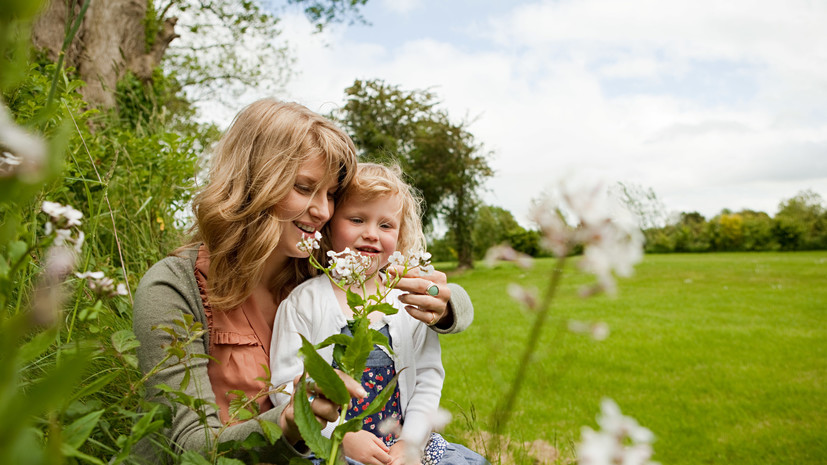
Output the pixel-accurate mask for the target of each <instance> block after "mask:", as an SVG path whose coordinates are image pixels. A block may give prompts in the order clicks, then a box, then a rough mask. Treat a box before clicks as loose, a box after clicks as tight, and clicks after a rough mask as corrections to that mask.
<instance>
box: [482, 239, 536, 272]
mask: <svg viewBox="0 0 827 465" xmlns="http://www.w3.org/2000/svg"><path fill="white" fill-rule="evenodd" d="M484 260H485V263H486V265H488V266H494V265H495V264H496V263H497V262H498V261H505V262H515V263H516V264H517V266H519V267H520V268H523V269H529V268H531V267H532V266H534V259H533V258H531V256H530V255H527V254H524V253H522V252H517V251H516V250H514V249H512V248H511V247H510V246H508V245H505V244H500V245H495V246H494V247H491V248H490V249H488V251H486V252H485V259H484Z"/></svg>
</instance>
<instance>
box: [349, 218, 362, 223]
mask: <svg viewBox="0 0 827 465" xmlns="http://www.w3.org/2000/svg"><path fill="white" fill-rule="evenodd" d="M350 222H351V223H354V224H362V218H351V219H350Z"/></svg>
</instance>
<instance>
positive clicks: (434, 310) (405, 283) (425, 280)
mask: <svg viewBox="0 0 827 465" xmlns="http://www.w3.org/2000/svg"><path fill="white" fill-rule="evenodd" d="M401 271H402V269H401V267H399V268H396V267H388V273H390V274H391V275H393V276H396V275H397V274H398V273H400V272H401ZM432 286H436V289H433V288H431V287H432ZM396 288H397V289H399V290H401V291H406V292H408V294H404V295H402V296H400V297H399V300H401V301H402V303H404V304H406V306H405V310H407V311H408V313H409V314H410V315H411V316H412V317H414V318H416V319H417V320H419V321H421V322H423V323H425V324H426V325H428V326H434V325H439V326H442V327H447V326H450V325H451V323H453V319H454V315H453V314H452V313H451V311H450V309H449V308H448V301H449V300H450V299H451V289H449V288H448V278H447V277H446V276H445V273H443V272H441V271H434V272H433V273H431V274H429V275H427V276H420V273H419V269H414V270H410V271H408V274H406V275H405V277H403V278H400V279H399V283H398V284H397V285H396ZM429 288H431V292H430V293H429V292H428V289H429ZM434 291H436V292H434ZM434 294H436V295H434Z"/></svg>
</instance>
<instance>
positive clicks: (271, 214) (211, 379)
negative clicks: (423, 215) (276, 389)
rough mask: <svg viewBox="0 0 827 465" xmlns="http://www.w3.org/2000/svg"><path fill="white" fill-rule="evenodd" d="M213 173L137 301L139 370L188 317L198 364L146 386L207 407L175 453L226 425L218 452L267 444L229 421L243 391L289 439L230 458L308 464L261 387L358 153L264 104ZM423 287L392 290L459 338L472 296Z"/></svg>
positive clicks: (284, 412) (418, 282)
mask: <svg viewBox="0 0 827 465" xmlns="http://www.w3.org/2000/svg"><path fill="white" fill-rule="evenodd" d="M212 165H213V166H212V169H211V171H210V176H209V181H208V183H207V184H206V186H205V187H204V188H203V189H202V190H201V191H200V192H199V193H198V195H196V197H195V199H194V201H193V210H194V212H195V225H196V226H195V236H194V241H193V243H192V244H190V245H188V246H185V247H182V248H181V249H179V250H178V251H176V253H175V254H174V255H173V256H170V257H167V258H165V259H163V260H161V261H160V262H158V263H157V264H155V265H154V266H153V267H152V268H151V269H150V270H149V271H147V273H146V274H145V275H144V277H143V279H142V280H141V283H140V285H139V287H138V290H137V291H136V293H135V306H134V317H133V326H134V330H135V334H136V335H137V337H138V339H139V340H140V341H141V346H140V348H139V349H138V359H139V362H140V366H141V369H142V370H143V371H144V372H145V373H146V372H149V371H151V370H152V369H153V367H155V366H156V365H157V364H158V363H159V362H161V361H162V360H163V359H164V357H165V355H166V351H165V349H164V347H165V346H168V345H169V344H170V342H171V341H172V338H171V336H170V335H169V334H168V333H167V332H165V331H162V330H157V329H156V330H153V327H166V328H175V327H176V325H175V323H174V321H175V320H177V319H181V318H182V314H183V315H189V316H191V317H192V319H193V321H195V322H197V323H200V324H201V325H202V327H203V328H205V329H207V330H208V331H206V332H205V333H204V334H203V335H202V336H200V337H198V338H197V339H196V340H195V341H194V342H192V343H191V344H189V345H188V346H187V348H186V351H187V353H188V354H190V355H195V356H196V358H194V359H193V361H192V362H189V363H187V364H186V365H184V364H180V363H179V364H172V363H167V368H165V369H163V370H160V371H158V372H157V373H155V374H153V376H152V377H151V378H150V380H149V381H148V383H147V385H148V386H155V385H158V384H165V385H167V386H170V387H172V388H175V389H177V388H178V387H179V386H182V381H183V380H185V379H189V380H190V381H189V382H188V383H186V384H185V385H184V386H183V387H182V390H183V391H185V392H186V393H187V394H188V395H189V396H192V397H194V398H202V399H204V400H206V401H207V402H208V404H207V405H205V406H204V407H203V412H205V413H206V422H207V426H206V427H205V426H204V425H203V424H202V422H201V421H200V420H199V415H198V413H196V412H194V411H192V410H190V409H188V408H184V407H182V406H177V408H176V409H175V410H174V415H173V421H172V426H171V428H170V430H169V431H168V432H167V434H168V436H169V439H170V440H171V441H172V443H173V447H174V448H175V449H176V450H197V451H204V450H207V449H208V448H209V445H210V444H211V443H212V442H213V441H215V436H216V435H217V434H218V432H219V431H220V430H221V428H222V426H223V425H229V426H226V427H225V429H224V431H222V432H221V436H220V438H219V441H222V442H223V441H227V440H243V439H244V438H246V437H247V436H248V435H249V434H250V433H252V432H261V426H260V423H259V421H255V419H254V420H251V421H244V422H237V420H238V418H237V417H233V416H232V415H231V413H230V409H229V406H230V401H231V397H228V395H227V393H228V392H230V391H233V390H240V391H243V392H244V393H245V394H246V396H247V397H248V398H249V399H255V401H256V404H257V405H258V410H259V412H260V414H259V416H258V417H257V418H258V419H261V420H267V421H270V422H273V423H277V424H279V426H281V428H282V430H283V432H284V434H283V436H282V439H281V440H279V441H278V442H277V443H276V444H275V445H273V446H264V447H258V448H255V449H253V450H250V451H242V450H236V451H234V454H235V456H236V457H239V458H242V459H248V460H258V461H263V462H271V463H287V462H288V461H289V459H290V458H292V457H297V456H303V455H305V454H306V453H307V450H306V448H305V447H304V446H303V444H302V443H301V441H300V440H301V438H300V435H299V432H298V429H297V427H296V424H295V422H294V421H293V408H292V405H293V403H292V402H289V403H288V404H287V405H286V406H284V407H282V408H277V409H274V408H272V404H271V403H270V400H269V398H268V396H266V395H261V394H262V392H265V391H266V389H265V387H266V386H265V384H264V382H263V381H261V380H260V379H257V378H261V379H268V378H269V377H268V376H267V375H266V373H265V368H264V367H267V366H269V356H270V354H269V353H268V351H269V347H270V338H271V335H272V329H273V328H272V322H273V320H274V316H275V312H276V309H277V308H278V304H279V303H280V302H281V300H282V299H284V297H286V296H287V294H289V292H290V291H291V290H292V289H293V288H295V287H296V286H297V285H298V284H299V283H301V282H302V281H304V280H305V279H307V278H309V277H311V276H313V275H314V274H315V273H316V271H315V270H314V269H313V268H312V267H310V265H309V264H308V260H307V259H306V257H307V255H306V254H305V253H303V252H301V251H299V250H298V248H297V246H296V244H297V242H298V241H299V240H300V239H301V238H302V236H303V235H306V234H313V233H314V232H315V231H317V230H320V229H321V228H322V227H323V226H324V225H325V223H327V221H328V220H329V219H330V217H331V215H332V212H333V208H334V206H335V205H334V204H335V200H336V198H337V197H338V195H339V194H340V193H341V192H342V191H343V190H344V188H345V187H346V186H347V185H348V183H349V182H350V180H351V178H352V177H353V174H354V172H355V167H356V151H355V147H354V146H353V142H352V141H351V140H350V138H349V137H348V136H347V135H346V134H345V133H344V132H343V131H342V130H341V129H339V128H337V127H336V126H335V125H334V124H332V123H331V122H330V121H328V120H327V119H325V118H323V117H321V116H319V115H317V114H315V113H313V112H311V111H310V110H308V109H307V108H305V107H303V106H301V105H298V104H294V103H282V102H278V101H275V100H271V99H265V100H260V101H258V102H255V103H253V104H251V105H250V106H248V107H247V108H245V109H244V110H242V111H241V113H239V114H238V115H237V116H236V119H235V120H234V121H233V124H232V125H231V126H230V128H229V129H228V131H227V133H226V134H225V135H224V136H223V137H222V139H221V140H220V141H219V143H218V145H217V147H216V150H215V153H214V155H213V160H212ZM428 278H429V279H428V280H426V279H423V278H420V277H418V276H408V277H406V278H403V279H402V280H401V281H400V283H399V285H398V286H397V287H398V288H399V289H401V290H403V291H406V292H408V293H409V294H408V295H406V296H404V297H403V298H402V299H403V302H404V303H406V304H407V305H408V306H407V307H406V308H407V310H408V311H409V313H410V314H411V315H412V316H413V317H414V318H417V319H419V320H421V321H423V322H425V323H427V324H429V325H431V326H432V327H433V328H434V329H435V330H437V331H438V332H443V333H455V332H459V331H462V330H464V329H465V328H466V327H467V326H468V325H469V324H470V323H471V320H472V319H473V307H472V306H471V302H470V299H469V298H468V295H467V294H466V293H465V291H464V290H463V289H462V288H461V287H458V286H456V285H448V284H447V281H446V277H445V275H444V274H443V273H438V272H437V273H435V274H433V275H429V276H428ZM434 285H435V286H436V289H435V288H434ZM428 291H430V292H428ZM449 303H450V305H449ZM206 355H209V356H210V357H212V358H209V357H206ZM346 382H347V385H348V388H349V390H350V392H351V393H352V394H353V395H354V396H357V397H359V396H362V395H363V392H364V391H363V390H362V389H361V386H359V383H357V382H355V381H353V380H351V379H348V380H347V381H346ZM155 394H157V392H150V393H149V395H150V396H152V395H155ZM213 404H215V405H216V406H217V407H218V408H217V409H216V408H214V406H213ZM312 408H313V411H314V413H315V414H316V416H317V417H318V418H319V420H320V421H322V420H323V421H332V420H334V419H335V418H336V417H337V416H338V412H337V410H336V406H335V405H333V404H332V403H331V402H327V401H325V399H324V398H323V397H318V398H317V400H316V401H315V402H313V404H312ZM143 446H144V451H143V453H144V454H146V452H148V449H147V445H146V444H144V445H143Z"/></svg>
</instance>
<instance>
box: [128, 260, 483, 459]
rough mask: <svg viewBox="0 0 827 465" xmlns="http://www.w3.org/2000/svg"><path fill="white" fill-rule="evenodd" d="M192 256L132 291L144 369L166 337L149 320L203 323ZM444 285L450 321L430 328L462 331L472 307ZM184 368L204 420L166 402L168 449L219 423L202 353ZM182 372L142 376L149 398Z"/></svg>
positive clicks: (240, 429) (153, 455)
mask: <svg viewBox="0 0 827 465" xmlns="http://www.w3.org/2000/svg"><path fill="white" fill-rule="evenodd" d="M197 256H198V249H197V248H193V249H187V250H185V251H184V252H183V253H181V255H180V256H171V257H166V258H164V259H163V260H161V261H159V262H158V263H156V264H155V265H153V266H152V267H151V268H150V269H149V270H148V271H147V272H146V274H145V275H144V277H143V279H141V282H140V284H139V285H138V288H137V290H136V291H135V304H134V307H133V320H132V321H133V323H132V324H133V330H134V331H135V335H136V336H137V338H138V340H139V341H140V342H141V345H140V347H139V348H138V361H139V364H140V368H141V371H142V372H144V373H147V372H149V371H150V370H151V369H152V368H153V367H155V366H156V365H157V364H158V363H159V362H160V361H161V360H162V359H163V358H164V356H165V355H166V352H165V351H164V348H163V347H164V346H165V345H168V344H169V343H170V341H171V337H170V335H169V334H167V333H166V332H164V331H160V330H153V329H152V328H153V326H166V327H170V328H172V327H175V324H174V323H173V320H175V319H180V318H181V315H182V314H188V315H191V316H192V317H193V321H194V322H199V323H201V324H202V325H203V327H204V329H207V319H206V315H205V313H204V306H203V303H202V301H201V294H200V291H199V289H198V283H197V282H196V280H195V273H194V270H195V260H196V258H197ZM449 286H450V288H451V301H450V308H451V310H452V311H453V314H454V321H453V323H452V325H451V326H450V327H449V328H445V329H439V328H436V327H434V330H435V331H437V332H439V333H458V332H461V331H464V330H465V329H466V328H467V327H468V326H469V325H470V324H471V322H472V321H473V319H474V307H473V305H472V303H471V299H470V297H469V296H468V293H467V292H465V289H463V288H462V287H460V286H458V285H456V284H449ZM209 347H210V341H209V333H208V332H205V333H204V335H203V336H202V337H200V338H199V339H197V340H196V341H195V342H193V343H192V344H190V346H189V347H188V348H187V352H188V353H189V354H203V355H207V354H208V353H209ZM189 370H190V376H191V380H190V382H189V385H188V387H187V389H185V391H186V393H187V394H188V395H190V396H193V397H198V398H202V399H204V400H206V401H207V402H208V404H207V405H205V407H204V411H205V413H206V419H207V424H208V426H207V427H206V428H205V427H204V426H203V425H202V424H201V422H200V421H199V419H198V414H196V413H195V412H193V411H192V410H190V409H188V408H186V407H183V406H180V405H176V406H172V407H173V416H172V426H171V427H170V429H169V430H167V431H166V436H167V438H168V439H169V440H170V441H171V443H172V444H173V449H174V450H177V451H183V450H195V451H199V452H203V451H205V450H207V449H208V445H209V444H210V443H212V442H213V441H215V440H216V438H215V436H216V435H217V434H218V433H219V430H220V428H221V427H222V423H221V420H220V419H219V416H218V410H217V409H215V408H213V404H215V395H214V394H213V391H212V387H211V385H210V380H209V377H208V375H207V359H206V358H196V359H194V361H193V362H192V363H190V365H189ZM184 374H185V369H184V367H182V366H181V365H172V366H170V367H168V368H166V369H163V370H161V371H160V372H159V373H157V374H156V375H154V376H152V377H151V378H150V379H149V380H148V381H147V386H149V387H150V388H149V389H147V395H148V398H150V399H151V398H152V397H153V396H154V395H156V394H157V390H155V389H152V388H151V387H152V386H156V385H158V384H166V385H168V386H171V387H173V388H176V389H177V388H178V387H179V386H180V385H181V381H182V380H183V378H184ZM157 399H160V398H157ZM157 399H156V400H157ZM283 408H284V407H277V408H274V409H271V410H268V411H266V412H264V413H262V414H261V415H260V416H259V417H257V418H260V419H263V420H267V421H271V422H273V423H276V424H278V419H279V416H280V415H281V412H282V410H283ZM253 432H258V433H262V430H261V426H260V425H259V422H258V421H256V419H255V418H254V419H252V420H249V421H245V422H242V423H237V424H234V425H232V426H229V427H227V428H226V429H225V430H224V432H223V433H222V434H221V437H220V441H222V442H223V441H229V440H244V439H245V438H246V437H247V436H248V435H249V434H251V433H253ZM136 452H137V453H138V454H139V455H141V456H143V457H145V458H147V460H148V462H151V463H158V460H159V459H163V457H159V456H158V454H157V450H155V449H154V447H153V446H152V445H151V444H150V443H149V441H144V442H142V443H140V444H139V446H138V447H137V450H136ZM255 453H256V454H258V459H259V460H260V461H262V462H268V463H275V464H287V463H288V462H289V461H290V459H291V458H293V457H300V456H303V455H304V454H302V453H301V452H299V451H297V450H296V449H294V448H293V447H292V446H291V445H290V444H289V443H288V442H287V441H286V440H284V439H282V440H280V441H278V442H277V443H276V444H275V445H273V446H266V447H260V448H258V449H256V450H255ZM231 456H234V457H236V458H240V459H242V460H244V459H247V460H248V461H249V460H250V459H251V458H252V457H250V456H249V453H248V452H247V451H241V450H239V451H235V453H233V454H231Z"/></svg>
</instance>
